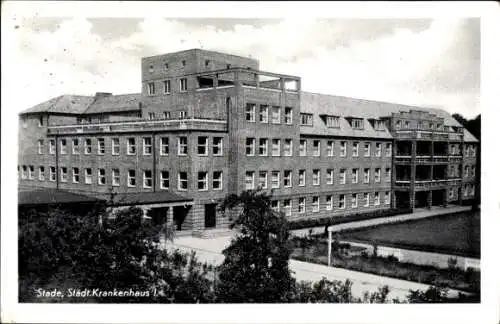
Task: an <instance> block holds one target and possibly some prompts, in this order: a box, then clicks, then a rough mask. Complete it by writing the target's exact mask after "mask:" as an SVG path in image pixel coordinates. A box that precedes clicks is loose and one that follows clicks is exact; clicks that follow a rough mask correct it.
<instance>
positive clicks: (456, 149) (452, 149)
mask: <svg viewBox="0 0 500 324" xmlns="http://www.w3.org/2000/svg"><path fill="white" fill-rule="evenodd" d="M448 150H449V154H450V155H461V152H460V144H450V146H449V148H448ZM464 153H465V156H466V157H469V156H470V157H475V156H476V147H475V146H474V145H472V144H464Z"/></svg>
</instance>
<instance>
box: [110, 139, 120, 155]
mask: <svg viewBox="0 0 500 324" xmlns="http://www.w3.org/2000/svg"><path fill="white" fill-rule="evenodd" d="M111 154H112V155H120V139H119V138H112V139H111Z"/></svg>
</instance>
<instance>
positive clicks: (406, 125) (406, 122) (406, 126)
mask: <svg viewBox="0 0 500 324" xmlns="http://www.w3.org/2000/svg"><path fill="white" fill-rule="evenodd" d="M405 128H406V129H409V128H410V122H409V121H405Z"/></svg>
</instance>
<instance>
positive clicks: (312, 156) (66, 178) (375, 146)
mask: <svg viewBox="0 0 500 324" xmlns="http://www.w3.org/2000/svg"><path fill="white" fill-rule="evenodd" d="M19 136H20V137H19V173H20V177H19V178H20V186H21V187H23V188H24V187H47V188H56V189H60V190H67V191H73V192H83V193H87V194H89V195H93V196H97V197H100V198H102V197H113V202H112V203H113V204H115V205H117V206H119V205H140V206H143V208H144V209H145V210H149V213H153V214H155V213H156V214H160V215H162V214H166V215H167V217H168V218H169V219H170V221H173V222H175V224H177V228H178V229H204V228H213V227H225V226H227V224H228V222H229V219H228V217H222V215H219V213H218V211H216V209H215V206H216V203H217V200H218V199H220V198H223V197H225V196H226V195H227V194H230V193H234V194H238V193H240V192H241V191H243V190H246V189H257V188H262V189H263V190H267V191H272V192H273V208H275V209H277V210H280V211H283V212H284V213H285V215H286V216H287V217H288V218H289V219H298V218H316V217H324V216H332V215H338V216H342V215H346V214H351V213H361V212H365V211H366V212H368V211H373V210H380V209H382V210H384V209H390V208H397V207H405V208H412V209H413V208H417V207H421V206H432V205H447V204H449V203H461V202H463V201H464V200H468V199H471V198H473V197H474V195H475V182H476V179H477V175H476V173H475V168H476V156H475V152H477V145H478V141H477V140H476V139H475V138H474V137H473V136H472V135H471V134H470V133H469V132H468V131H467V130H465V129H464V128H463V127H462V125H460V124H459V123H458V122H457V121H456V120H455V119H453V118H452V117H451V116H450V115H449V114H448V113H446V112H445V111H442V110H438V109H428V108H418V107H411V106H405V105H399V104H392V103H383V102H374V101H367V100H360V99H353V98H346V97H338V96H330V95H323V94H315V93H308V92H304V91H302V90H301V79H300V77H297V76H291V75H284V74H276V73H270V72H264V71H260V70H259V62H258V61H257V60H255V59H249V58H244V57H239V56H234V55H227V54H223V53H218V52H211V51H205V50H199V49H194V50H188V51H183V52H176V53H170V54H165V55H159V56H154V57H147V58H143V59H142V92H141V93H138V94H128V95H112V94H109V93H97V94H96V95H95V96H93V97H89V96H73V95H63V96H60V97H57V98H54V99H51V100H49V101H47V102H44V103H41V104H39V105H37V106H35V107H33V108H31V109H28V110H26V111H24V112H22V113H21V114H20V135H19ZM111 193H113V194H111Z"/></svg>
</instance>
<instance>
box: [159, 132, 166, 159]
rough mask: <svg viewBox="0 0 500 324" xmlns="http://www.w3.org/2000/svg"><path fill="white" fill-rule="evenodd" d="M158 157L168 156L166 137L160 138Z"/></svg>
mask: <svg viewBox="0 0 500 324" xmlns="http://www.w3.org/2000/svg"><path fill="white" fill-rule="evenodd" d="M160 155H163V156H166V155H168V137H161V138H160Z"/></svg>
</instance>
